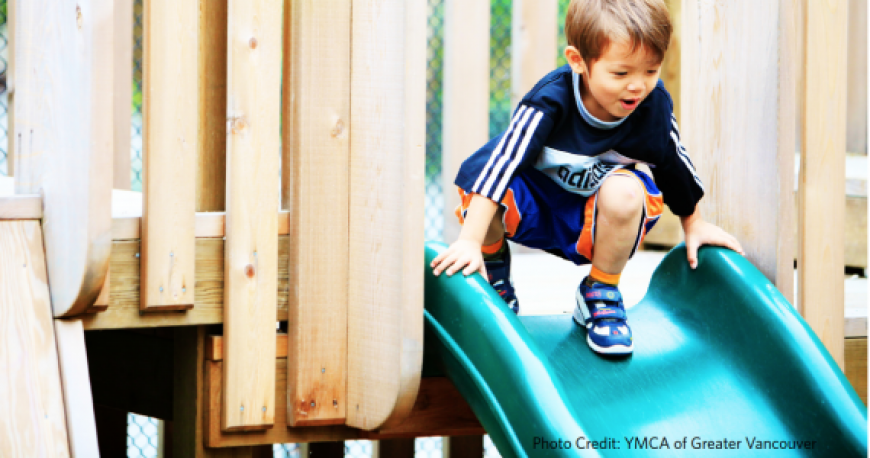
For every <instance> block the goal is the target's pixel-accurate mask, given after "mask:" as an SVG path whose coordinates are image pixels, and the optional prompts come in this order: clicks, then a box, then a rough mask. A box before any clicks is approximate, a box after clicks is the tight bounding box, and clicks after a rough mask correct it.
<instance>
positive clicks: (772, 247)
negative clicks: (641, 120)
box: [674, 0, 793, 290]
mask: <svg viewBox="0 0 870 458" xmlns="http://www.w3.org/2000/svg"><path fill="white" fill-rule="evenodd" d="M682 7H683V11H682V25H683V30H682V59H681V67H682V78H681V86H682V87H681V91H682V96H683V97H682V116H683V118H682V129H681V133H682V136H681V137H680V138H681V139H682V141H683V144H684V145H685V147H686V149H687V151H688V155H689V156H690V157H691V160H692V161H693V162H694V165H695V167H696V169H697V171H698V175H699V176H700V178H701V180H702V182H703V183H704V186H705V188H706V195H705V196H704V199H703V200H702V201H701V203H700V209H701V214H702V215H703V217H704V219H705V220H707V221H709V222H712V223H713V224H716V225H718V226H720V227H721V228H722V229H724V230H725V231H727V232H729V233H731V234H732V235H734V236H735V237H737V239H738V240H740V242H741V244H742V245H743V248H744V250H745V251H746V254H747V258H748V259H749V260H750V261H751V262H752V263H753V264H755V265H756V266H757V267H758V268H759V270H761V272H762V273H764V275H765V276H767V278H769V279H770V280H771V281H773V282H776V281H781V280H782V279H783V278H785V276H783V275H781V273H782V272H785V273H786V274H788V273H790V272H791V270H792V259H793V258H792V256H791V255H786V254H784V253H786V252H787V251H788V249H789V246H788V245H787V244H785V245H781V244H780V239H781V238H782V237H786V236H787V235H784V234H786V228H783V227H782V226H783V225H788V224H789V221H790V220H788V219H787V216H788V212H789V211H790V209H789V208H788V207H789V206H790V205H791V202H790V197H791V192H790V190H791V189H792V188H790V187H789V186H788V183H790V181H791V179H792V173H793V171H792V170H793V169H792V168H790V167H789V165H790V162H788V161H789V156H788V155H787V154H786V155H784V156H783V154H782V149H781V148H782V147H784V145H785V144H784V143H782V135H783V134H781V133H780V131H779V124H780V122H779V117H778V116H788V119H793V118H792V117H791V114H790V113H785V112H784V111H782V110H786V109H787V108H786V107H784V106H780V104H779V96H778V91H777V88H779V87H781V85H785V84H786V81H787V80H789V78H792V75H791V74H790V73H789V72H790V71H791V70H789V69H788V66H787V64H788V62H787V59H788V58H789V56H786V55H785V54H783V55H781V46H780V38H779V29H778V24H779V22H780V4H779V2H761V3H747V2H726V1H715V2H705V1H698V0H688V1H685V2H683V4H682ZM780 61H783V65H782V67H781V66H780ZM782 90H783V94H787V93H788V91H787V90H786V89H785V88H784V86H783V89H782ZM674 154H676V152H675V153H674ZM783 189H785V190H786V191H783ZM783 192H785V194H783ZM782 289H783V288H782V287H781V286H780V290H782Z"/></svg>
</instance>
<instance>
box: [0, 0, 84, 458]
mask: <svg viewBox="0 0 870 458" xmlns="http://www.w3.org/2000/svg"><path fill="white" fill-rule="evenodd" d="M19 6H21V5H20V4H19ZM22 9H23V8H22ZM44 255H45V254H44V251H43V246H42V230H41V229H40V226H39V222H37V221H0V297H2V298H3V300H0V335H2V336H3V348H5V349H14V351H8V350H7V351H0V367H2V368H3V372H2V374H3V376H2V377H0V456H70V450H69V445H68V439H67V429H66V418H65V413H64V404H63V395H62V393H63V392H62V391H61V378H60V369H59V367H58V356H57V347H56V346H55V337H54V327H53V325H52V317H51V305H50V302H49V292H48V279H47V275H48V274H47V272H46V266H45V258H44Z"/></svg>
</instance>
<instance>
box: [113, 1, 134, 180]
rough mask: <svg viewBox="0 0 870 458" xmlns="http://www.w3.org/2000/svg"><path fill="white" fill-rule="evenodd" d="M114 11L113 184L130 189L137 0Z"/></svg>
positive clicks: (126, 2)
mask: <svg viewBox="0 0 870 458" xmlns="http://www.w3.org/2000/svg"><path fill="white" fill-rule="evenodd" d="M114 5H115V11H114V18H113V24H114V34H113V38H114V40H113V46H114V54H115V55H114V59H115V60H114V62H113V67H114V72H115V73H114V81H113V83H112V88H113V90H114V102H113V104H114V110H115V111H114V119H113V125H112V127H113V129H114V132H113V134H114V139H113V145H114V146H113V149H114V162H113V168H114V173H113V177H114V178H113V186H112V187H113V188H115V189H130V177H131V173H132V170H131V168H130V120H131V115H132V103H133V100H132V98H133V0H117V1H116V2H115V3H114Z"/></svg>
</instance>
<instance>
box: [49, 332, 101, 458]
mask: <svg viewBox="0 0 870 458" xmlns="http://www.w3.org/2000/svg"><path fill="white" fill-rule="evenodd" d="M54 333H55V334H54V335H55V339H56V341H57V354H58V361H59V362H60V376H61V385H62V386H63V402H64V407H65V409H66V427H67V432H68V434H69V447H70V452H71V453H72V456H74V457H79V458H85V457H95V456H99V454H100V451H99V446H98V444H97V423H96V420H95V418H94V401H93V398H92V397H91V381H90V377H89V376H88V356H87V351H86V349H85V330H84V328H82V322H81V321H79V320H54Z"/></svg>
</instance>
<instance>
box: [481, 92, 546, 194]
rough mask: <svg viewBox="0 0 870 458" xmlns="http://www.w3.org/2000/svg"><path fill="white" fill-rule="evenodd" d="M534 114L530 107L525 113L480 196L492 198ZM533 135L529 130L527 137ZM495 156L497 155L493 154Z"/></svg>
mask: <svg viewBox="0 0 870 458" xmlns="http://www.w3.org/2000/svg"><path fill="white" fill-rule="evenodd" d="M534 112H535V110H534V109H533V108H531V107H529V109H528V110H526V111H525V113H523V118H522V119H520V122H519V123H518V125H517V126H516V129H515V134H514V135H513V136H512V137H511V140H510V142H509V143H508V145H507V148H505V149H504V150H503V151H502V152H501V155H500V157H499V158H498V160H497V161H496V162H495V166H493V168H492V171H490V173H489V176H488V177H487V178H486V182H485V183H484V186H483V189H482V190H481V191H480V194H482V195H484V196H486V197H490V198H492V196H491V194H490V191H491V190H492V187H493V185H495V181H496V179H497V178H498V175H499V174H500V173H501V172H502V171H503V170H504V169H505V166H506V165H507V163H508V161H510V160H511V159H513V156H514V155H515V154H516V146H517V140H519V138H520V135H521V133H522V131H523V128H524V127H525V126H526V124H527V123H528V122H529V117H531V115H532V113H534ZM532 134H534V132H533V131H531V130H529V131H528V132H526V134H525V135H526V136H531V135H532ZM493 154H495V153H494V152H493Z"/></svg>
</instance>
